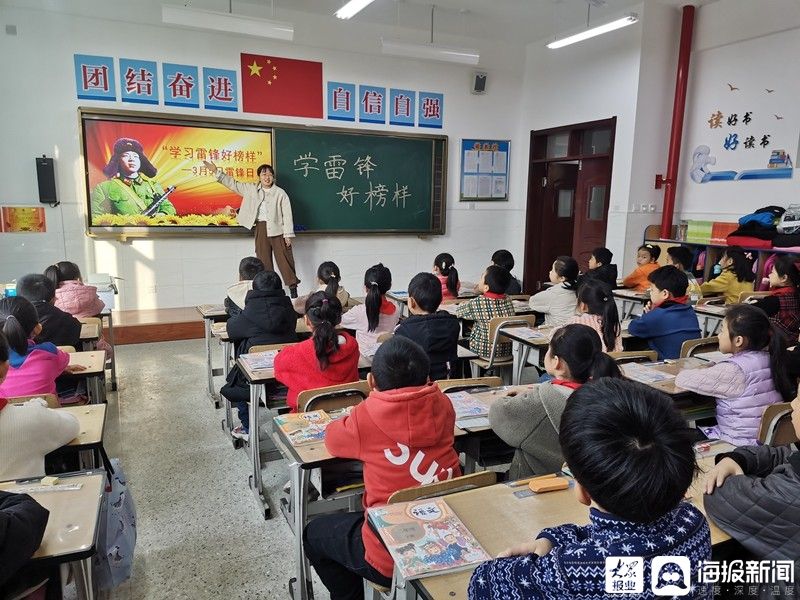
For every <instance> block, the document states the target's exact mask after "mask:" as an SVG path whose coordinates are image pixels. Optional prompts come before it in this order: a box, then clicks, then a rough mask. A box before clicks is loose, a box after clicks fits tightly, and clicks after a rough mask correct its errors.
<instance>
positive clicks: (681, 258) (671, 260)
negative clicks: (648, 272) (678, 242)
mask: <svg viewBox="0 0 800 600" xmlns="http://www.w3.org/2000/svg"><path fill="white" fill-rule="evenodd" d="M667 264H668V265H672V266H673V267H676V268H678V269H680V270H681V271H683V272H684V273H685V274H686V279H688V280H689V287H687V288H686V294H687V295H688V296H689V301H690V302H691V303H692V306H694V305H695V304H697V301H698V300H700V298H702V297H703V290H702V289H700V284H699V283H697V279H696V278H695V276H694V274H693V273H692V253H691V251H690V250H689V249H688V248H687V247H686V246H672V247H671V248H667Z"/></svg>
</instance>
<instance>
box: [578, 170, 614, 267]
mask: <svg viewBox="0 0 800 600" xmlns="http://www.w3.org/2000/svg"><path fill="white" fill-rule="evenodd" d="M580 162H581V165H580V170H579V171H578V175H577V185H576V194H575V227H574V230H573V232H572V256H573V257H574V258H575V260H577V261H578V265H579V266H580V268H581V271H583V272H585V271H586V270H587V269H588V268H589V257H590V256H591V254H592V250H594V249H595V248H597V247H600V246H605V243H606V226H607V223H608V200H609V197H610V192H611V169H610V168H609V167H610V165H609V159H608V158H606V157H598V158H586V159H583V160H581V161H580Z"/></svg>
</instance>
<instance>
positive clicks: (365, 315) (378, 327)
mask: <svg viewBox="0 0 800 600" xmlns="http://www.w3.org/2000/svg"><path fill="white" fill-rule="evenodd" d="M391 287H392V272H391V271H389V269H387V268H386V267H384V266H383V264H381V263H378V264H377V265H373V266H372V267H370V268H369V269H367V272H366V273H364V290H365V291H366V292H367V297H366V298H365V299H364V304H359V305H358V306H354V307H353V308H352V309H350V310H348V311H347V312H346V313H344V314H343V315H342V327H344V328H345V329H352V330H355V332H356V340H358V343H359V345H362V346H366V345H368V344H374V343H375V342H377V341H378V336H379V335H380V334H382V333H389V332H391V331H394V328H395V326H396V325H397V322H398V321H399V320H400V309H398V308H397V305H396V304H394V302H392V301H391V300H387V298H386V292H388V291H389V289H390V288H391Z"/></svg>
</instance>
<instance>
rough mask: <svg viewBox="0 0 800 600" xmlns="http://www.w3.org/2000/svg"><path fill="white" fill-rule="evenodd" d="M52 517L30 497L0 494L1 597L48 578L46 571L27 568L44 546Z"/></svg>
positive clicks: (7, 493)
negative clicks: (43, 540)
mask: <svg viewBox="0 0 800 600" xmlns="http://www.w3.org/2000/svg"><path fill="white" fill-rule="evenodd" d="M49 517H50V513H49V511H48V510H47V509H46V508H44V507H42V506H41V505H40V504H39V503H38V502H36V500H34V499H33V498H31V497H30V496H28V495H27V494H12V493H9V492H0V597H2V598H7V597H10V596H7V595H6V594H7V593H8V594H11V592H12V591H16V592H19V591H20V588H21V589H26V588H28V586H30V585H31V584H36V583H39V582H41V581H44V580H45V579H46V578H47V574H46V573H45V571H44V569H41V568H38V567H34V568H33V569H30V568H28V567H27V566H26V564H27V563H28V561H29V560H30V558H31V557H32V556H33V554H34V553H35V552H36V550H38V549H39V545H40V544H41V543H42V538H43V537H44V531H45V529H46V528H47V520H48V518H49ZM37 575H38V577H37ZM28 589H29V588H28Z"/></svg>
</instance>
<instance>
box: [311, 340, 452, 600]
mask: <svg viewBox="0 0 800 600" xmlns="http://www.w3.org/2000/svg"><path fill="white" fill-rule="evenodd" d="M429 370H430V365H429V363H428V357H427V356H426V355H425V352H424V351H423V350H422V348H420V347H419V346H418V345H417V344H415V343H414V342H412V341H411V340H409V339H407V338H404V337H401V336H394V337H393V338H391V339H390V340H389V341H387V342H384V343H383V344H382V345H381V347H380V348H379V349H378V352H377V353H376V354H375V358H374V360H373V361H372V372H371V373H370V374H369V375H368V377H367V381H369V385H370V387H371V388H372V392H370V395H369V396H368V397H367V399H366V400H365V401H364V402H362V403H361V404H358V405H356V406H355V407H354V408H353V409H352V412H351V413H350V415H349V416H346V417H343V418H342V419H339V420H337V421H334V422H333V423H331V424H330V425H328V428H327V430H326V432H325V446H326V447H327V448H328V451H329V452H330V453H331V454H332V455H333V456H338V457H341V458H352V459H357V460H360V461H361V462H363V463H364V507H365V508H369V507H372V506H380V505H382V504H386V501H387V500H388V499H389V496H391V495H392V494H393V493H394V492H396V491H397V490H402V489H405V488H409V487H414V486H418V485H423V484H426V483H432V482H434V481H443V480H445V479H450V478H451V477H457V476H459V475H460V474H461V468H460V465H459V462H458V455H457V454H456V452H455V450H453V427H454V425H455V411H454V410H453V405H452V404H451V402H450V400H449V399H448V398H447V396H445V395H444V394H443V393H442V392H441V391H440V390H439V388H438V387H437V386H436V384H434V383H431V382H429V381H428V371H429ZM303 540H304V543H305V551H306V556H308V559H309V561H311V564H312V565H313V567H314V568H315V569H316V571H317V574H318V575H319V577H320V579H321V580H322V583H323V584H325V587H327V588H328V591H329V592H330V597H331V600H345V599H346V600H351V599H353V600H361V599H363V598H364V591H363V590H364V586H363V581H362V578H366V579H368V580H370V581H373V582H375V583H378V584H380V585H384V586H390V585H391V583H392V571H393V570H394V561H393V560H392V557H391V556H390V555H389V552H388V551H387V550H386V547H385V546H384V545H383V543H382V542H381V540H380V538H379V537H378V536H377V535H376V534H375V532H374V531H373V530H372V528H371V527H370V526H369V524H368V523H367V522H366V521H365V520H364V514H363V513H360V512H358V513H345V514H333V515H324V516H321V517H317V518H315V519H313V520H312V521H311V522H310V523H309V524H308V525H307V526H306V528H305V531H304V532H303Z"/></svg>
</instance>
